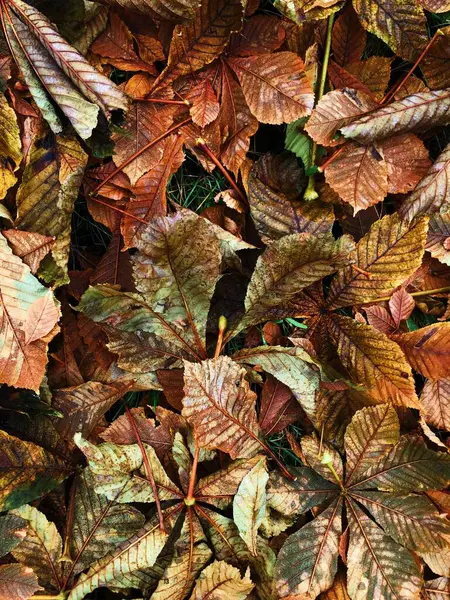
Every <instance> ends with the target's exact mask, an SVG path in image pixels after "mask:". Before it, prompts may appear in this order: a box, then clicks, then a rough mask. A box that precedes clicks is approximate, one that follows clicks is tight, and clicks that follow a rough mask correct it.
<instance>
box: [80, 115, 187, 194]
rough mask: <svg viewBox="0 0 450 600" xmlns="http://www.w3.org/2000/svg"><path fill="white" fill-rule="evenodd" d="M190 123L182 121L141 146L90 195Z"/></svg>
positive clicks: (96, 192) (185, 120)
mask: <svg viewBox="0 0 450 600" xmlns="http://www.w3.org/2000/svg"><path fill="white" fill-rule="evenodd" d="M191 121H192V119H191V117H188V118H187V119H184V121H181V122H180V123H177V124H176V125H173V126H172V127H170V128H169V129H168V130H167V131H165V132H164V133H162V134H161V135H159V136H158V137H156V138H155V139H154V140H151V141H150V142H148V144H145V146H142V148H139V150H137V151H136V152H135V153H134V154H132V155H131V156H130V157H129V158H127V160H125V161H124V162H123V163H122V164H121V165H120V166H118V167H117V169H115V170H114V171H113V172H112V173H110V174H109V175H108V177H105V179H104V180H103V181H102V182H100V183H99V184H98V186H97V187H96V188H95V189H94V190H93V192H92V195H93V196H95V195H97V194H98V192H99V191H100V190H101V189H102V187H103V186H104V185H106V184H107V183H108V181H111V179H112V178H113V177H115V176H116V175H117V174H118V173H120V172H121V171H122V170H123V169H124V168H125V167H127V166H128V165H129V164H130V163H132V162H133V160H136V158H138V157H139V156H140V155H141V154H143V153H144V152H146V150H149V149H150V148H152V147H153V146H155V145H156V144H158V143H159V142H161V141H162V140H164V139H165V138H166V137H168V136H169V135H170V134H172V133H175V131H178V129H180V128H181V127H184V126H185V125H187V124H188V123H190V122H191Z"/></svg>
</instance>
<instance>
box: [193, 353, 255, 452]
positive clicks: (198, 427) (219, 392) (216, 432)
mask: <svg viewBox="0 0 450 600" xmlns="http://www.w3.org/2000/svg"><path fill="white" fill-rule="evenodd" d="M184 369H185V375H184V393H185V397H184V399H183V412H182V414H183V416H184V417H185V418H186V419H187V420H188V422H189V423H190V424H191V425H192V427H193V428H194V431H195V434H196V436H197V441H198V443H199V444H200V446H201V447H202V448H208V449H210V450H213V449H216V448H217V449H219V450H222V451H223V452H228V453H229V454H230V456H231V458H232V459H235V458H239V457H251V456H253V455H254V454H255V453H256V452H257V450H258V448H259V443H258V433H259V427H258V424H257V421H256V411H255V400H256V394H255V393H254V392H252V391H251V390H250V386H249V384H248V382H247V381H246V380H245V373H246V371H245V369H243V368H242V367H240V366H239V365H238V364H236V363H235V362H233V361H232V360H231V359H230V358H228V357H225V356H223V357H220V358H218V359H213V360H208V361H203V362H202V363H199V364H195V363H188V362H185V364H184Z"/></svg>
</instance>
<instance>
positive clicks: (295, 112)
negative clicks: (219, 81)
mask: <svg viewBox="0 0 450 600" xmlns="http://www.w3.org/2000/svg"><path fill="white" fill-rule="evenodd" d="M228 64H229V65H230V66H231V68H232V69H233V70H234V71H235V73H236V74H237V76H238V79H239V82H240V84H241V86H242V90H243V92H244V96H245V99H246V101H247V104H248V105H249V107H250V110H251V111H252V113H253V114H254V115H255V117H256V118H257V119H258V120H259V121H261V122H262V123H272V124H279V123H290V122H291V121H295V119H299V118H300V117H305V116H307V115H309V114H310V113H311V110H312V107H313V102H314V95H313V91H312V88H311V85H310V83H309V81H308V79H307V78H306V76H305V73H304V64H303V61H302V59H301V58H300V57H299V56H296V55H295V54H294V53H293V52H277V53H276V54H260V55H258V56H249V57H248V58H230V59H229V60H228Z"/></svg>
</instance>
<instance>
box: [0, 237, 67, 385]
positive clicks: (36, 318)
mask: <svg viewBox="0 0 450 600" xmlns="http://www.w3.org/2000/svg"><path fill="white" fill-rule="evenodd" d="M0 276H1V279H2V288H1V292H0V299H1V304H0V340H1V341H0V381H1V382H2V383H6V384H7V385H11V386H15V387H21V388H27V389H31V390H35V391H37V390H38V389H39V386H40V384H41V381H42V378H43V376H44V374H45V366H46V364H47V360H48V358H47V347H48V346H47V345H48V343H49V342H50V341H51V340H52V339H53V337H54V336H55V335H56V333H57V322H58V320H59V316H60V311H59V306H58V303H57V301H56V299H55V298H54V296H53V293H52V292H51V290H48V289H47V288H45V287H44V286H43V285H41V283H40V282H39V281H38V279H36V278H35V277H34V276H33V275H32V274H31V272H30V269H29V267H28V266H27V265H26V264H25V263H23V262H22V261H21V259H20V258H18V257H17V256H14V254H13V253H12V251H11V249H10V247H9V246H8V244H7V242H6V240H5V238H4V237H3V236H2V235H1V234H0Z"/></svg>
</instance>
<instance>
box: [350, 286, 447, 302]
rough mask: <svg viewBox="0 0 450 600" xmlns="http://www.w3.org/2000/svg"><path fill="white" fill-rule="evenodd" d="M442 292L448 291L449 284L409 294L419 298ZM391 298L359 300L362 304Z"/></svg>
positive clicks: (385, 300)
mask: <svg viewBox="0 0 450 600" xmlns="http://www.w3.org/2000/svg"><path fill="white" fill-rule="evenodd" d="M444 292H450V285H447V286H446V287H441V288H435V289H433V290H421V291H420V292H411V293H410V294H409V295H410V296H413V297H414V298H419V297H420V296H432V295H433V294H442V293H444ZM390 299H391V296H382V297H381V298H375V300H370V301H368V302H361V305H362V306H364V305H366V304H375V303H376V302H388V301H389V300H390Z"/></svg>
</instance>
